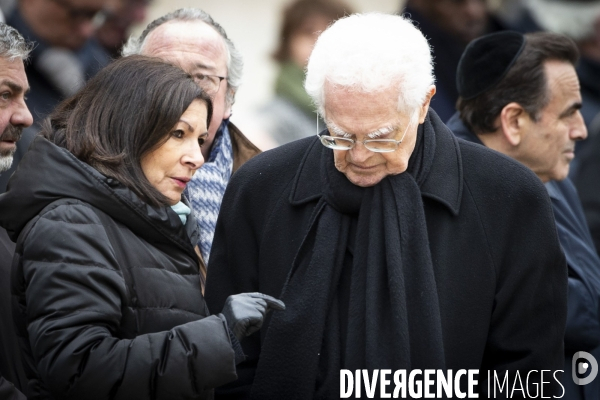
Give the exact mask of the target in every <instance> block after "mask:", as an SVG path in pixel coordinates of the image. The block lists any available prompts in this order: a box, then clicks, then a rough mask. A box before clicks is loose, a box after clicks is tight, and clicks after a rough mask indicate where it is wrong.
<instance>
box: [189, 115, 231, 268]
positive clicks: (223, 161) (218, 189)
mask: <svg viewBox="0 0 600 400" xmlns="http://www.w3.org/2000/svg"><path fill="white" fill-rule="evenodd" d="M228 124H229V120H223V122H222V123H221V126H220V127H219V130H218V131H217V133H216V135H215V140H214V142H213V147H212V150H211V151H210V157H209V159H208V160H207V161H205V162H204V165H203V166H202V167H201V168H200V169H199V170H198V171H197V172H196V173H195V174H194V177H193V178H192V180H191V181H190V183H189V184H188V185H187V188H186V191H187V194H186V197H187V198H188V199H189V201H190V205H191V206H192V210H194V215H195V216H196V220H197V221H198V228H199V231H200V241H199V242H198V246H199V247H200V251H201V253H202V257H203V258H204V261H205V262H206V264H207V265H208V257H209V255H210V249H211V246H212V240H213V236H214V235H215V227H216V225H217V216H218V215H219V209H220V208H221V201H222V200H223V194H225V188H226V187H227V183H228V182H229V178H230V177H231V171H232V169H233V147H232V145H231V136H230V135H229V129H228V128H227V125H228Z"/></svg>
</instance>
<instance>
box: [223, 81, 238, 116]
mask: <svg viewBox="0 0 600 400" xmlns="http://www.w3.org/2000/svg"><path fill="white" fill-rule="evenodd" d="M234 96H235V90H231V89H230V88H227V93H225V110H224V112H223V119H227V118H229V117H231V106H232V104H229V101H228V100H227V99H229V98H230V97H231V98H232V99H233V98H234Z"/></svg>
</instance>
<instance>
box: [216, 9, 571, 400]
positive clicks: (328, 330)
mask: <svg viewBox="0 0 600 400" xmlns="http://www.w3.org/2000/svg"><path fill="white" fill-rule="evenodd" d="M305 86H306V89H307V92H308V93H309V94H310V95H311V96H312V98H313V100H314V102H315V103H316V105H317V107H318V109H319V111H320V113H321V114H322V116H323V119H324V121H325V123H326V125H327V126H326V130H324V131H322V132H320V133H319V134H318V137H313V138H307V139H303V140H299V141H296V142H293V143H290V144H288V145H285V146H282V147H280V148H277V149H275V150H272V151H268V152H266V153H264V154H262V155H259V156H257V157H256V158H254V159H253V160H251V161H250V162H248V163H247V164H246V165H245V166H244V167H243V168H241V169H240V170H239V172H238V173H237V174H236V175H235V176H234V177H233V179H232V181H231V182H230V186H229V187H228V189H227V191H226V193H225V197H224V199H223V205H222V208H221V214H220V217H219V220H218V223H217V229H216V232H215V240H214V243H213V251H212V254H211V265H210V268H209V273H208V280H207V289H206V290H207V291H206V299H207V303H208V306H209V308H210V309H212V310H218V309H220V308H219V307H222V306H223V304H224V302H225V299H226V298H227V296H228V295H230V294H233V293H239V292H247V291H258V290H260V291H261V292H264V293H268V294H270V295H273V296H276V297H279V296H281V299H282V300H283V301H284V302H285V303H286V306H287V308H286V312H285V313H281V314H278V315H273V316H272V317H271V319H270V321H269V320H267V321H266V322H265V325H268V328H267V329H264V328H263V330H262V332H261V333H260V334H256V335H254V336H251V337H249V338H247V340H246V342H245V343H243V347H244V350H245V352H246V355H247V360H246V361H245V362H244V363H242V364H240V365H239V366H238V377H239V379H238V381H237V382H236V383H235V384H234V385H230V386H228V387H225V388H222V389H221V391H220V393H219V395H221V396H223V398H225V397H227V398H255V399H282V398H286V397H289V396H292V397H293V398H294V399H332V398H339V397H341V396H342V395H343V396H344V397H348V390H349V388H350V386H351V383H352V384H353V385H354V386H353V388H354V390H355V391H354V392H352V393H351V395H352V397H360V396H361V393H362V394H366V393H367V390H368V391H369V392H370V390H372V389H373V387H375V388H377V390H376V392H375V393H376V395H375V397H376V398H379V396H381V397H389V396H385V394H386V393H387V394H388V395H389V394H391V393H392V389H393V388H394V386H395V387H396V388H397V389H398V390H402V388H401V387H400V388H399V385H400V384H401V383H404V390H406V388H407V386H408V389H409V395H410V397H419V393H418V391H419V390H421V395H422V396H424V397H438V398H439V397H442V396H446V397H457V396H459V397H460V396H461V393H462V394H464V395H466V393H467V389H468V388H469V391H474V392H479V396H480V397H485V398H488V397H511V396H517V397H518V396H521V395H523V396H525V395H526V393H525V391H527V393H528V394H529V395H531V396H533V395H534V391H535V390H536V389H537V390H538V395H539V389H540V388H543V396H548V395H550V396H551V395H552V394H556V395H560V394H561V392H560V390H561V389H560V385H559V384H558V381H557V379H558V374H557V375H556V378H554V377H553V374H555V373H556V370H559V369H560V368H561V367H562V362H563V360H562V351H563V344H562V335H563V333H564V328H565V318H566V282H567V272H566V265H565V259H564V255H563V254H562V252H561V249H560V245H559V243H558V238H557V234H556V228H555V227H554V221H553V214H552V207H551V204H550V200H549V198H548V195H547V193H546V190H545V188H544V186H543V185H542V183H541V182H540V180H539V179H538V178H537V177H536V176H535V174H533V173H532V172H531V171H530V170H528V169H527V168H525V167H524V166H522V165H520V164H518V163H516V162H514V161H512V160H510V159H508V158H507V157H504V156H502V155H500V154H498V153H495V152H492V151H490V150H488V149H485V148H483V147H482V146H477V145H474V144H471V143H467V142H464V141H461V140H457V139H455V138H454V136H453V135H452V132H450V130H448V128H447V127H446V126H445V125H444V124H443V123H442V121H441V120H440V119H439V117H438V116H437V114H436V113H435V112H434V111H433V110H432V109H431V108H430V107H429V103H430V101H431V98H432V96H433V95H434V94H435V86H434V77H433V74H432V58H431V51H430V48H429V45H428V43H427V40H426V39H425V38H424V36H423V35H422V34H421V32H420V31H419V30H418V29H417V28H415V27H414V26H413V24H412V23H411V21H410V20H408V19H406V18H404V17H401V16H392V15H384V14H365V15H352V16H350V17H347V18H344V19H341V20H339V21H338V22H336V23H334V24H333V25H332V26H331V27H329V28H328V29H327V30H326V31H325V32H323V34H322V35H321V36H320V37H319V39H318V41H317V44H316V46H315V48H314V50H313V52H312V54H311V57H310V60H309V63H308V70H307V77H306V83H305ZM361 370H362V371H363V373H362V374H361V373H360V372H361ZM426 370H429V371H430V372H431V371H434V372H435V371H438V374H439V373H443V374H444V376H445V377H446V378H448V376H449V374H450V376H451V374H452V371H455V372H457V375H456V379H454V380H453V382H454V385H455V386H454V388H452V385H451V387H450V389H449V391H448V388H447V387H445V386H444V387H443V385H440V384H439V381H436V379H435V378H432V377H431V375H430V376H429V378H423V377H421V378H422V379H421V381H420V382H418V383H417V384H416V385H415V380H414V379H413V378H414V377H415V374H421V373H425V372H426ZM451 370H452V371H451ZM459 370H463V371H466V370H474V372H473V374H474V379H470V378H469V379H467V378H466V372H465V376H462V375H460V374H459ZM542 370H545V371H546V372H545V373H544V372H542ZM548 370H549V371H550V372H548ZM357 371H358V372H357ZM378 373H381V374H380V375H379V376H380V377H381V379H380V380H377V375H376V374H378ZM403 373H404V374H405V375H404V376H405V377H408V376H409V374H410V376H411V379H410V381H408V378H406V379H405V380H404V382H402V378H401V377H402V376H403V375H402V374H403ZM365 377H368V379H365ZM495 377H497V379H496V380H495V379H494V378H495ZM526 377H527V380H526ZM428 379H430V380H431V379H433V382H434V384H433V385H429V381H428ZM498 379H499V380H500V382H503V381H504V380H505V379H506V381H507V382H509V385H508V386H507V385H506V384H504V387H503V389H500V388H499V387H498V386H497V385H495V383H497V381H498ZM417 380H419V378H417ZM450 380H451V381H452V377H450ZM390 381H391V383H390ZM396 381H398V382H396ZM475 381H476V382H475ZM436 382H437V383H436ZM541 382H543V383H541ZM372 384H374V386H371V385H372ZM488 384H489V385H488ZM419 385H420V386H419ZM419 387H420V389H419ZM432 387H436V388H437V389H435V388H433V389H432ZM515 387H516V388H517V391H516V393H515ZM361 388H362V389H361ZM386 390H387V392H386ZM507 390H509V391H510V390H512V392H511V393H508V392H507ZM494 391H495V396H494ZM402 393H405V395H406V392H402ZM370 397H371V396H370ZM463 397H464V396H463Z"/></svg>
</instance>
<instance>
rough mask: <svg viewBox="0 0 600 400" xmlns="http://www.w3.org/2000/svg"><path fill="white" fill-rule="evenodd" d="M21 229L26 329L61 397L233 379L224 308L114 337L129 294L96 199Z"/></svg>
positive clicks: (199, 389) (194, 390) (157, 394)
mask: <svg viewBox="0 0 600 400" xmlns="http://www.w3.org/2000/svg"><path fill="white" fill-rule="evenodd" d="M23 236H24V237H23V238H20V240H22V248H21V251H22V254H21V265H22V269H21V270H20V271H19V274H20V275H21V276H20V277H19V279H20V280H21V282H22V285H23V288H24V290H25V299H26V301H25V302H24V305H23V306H24V307H26V315H27V321H26V323H27V333H28V335H29V343H30V345H31V350H32V355H33V358H34V362H35V364H36V366H37V371H38V375H39V378H40V379H42V381H43V382H44V383H45V385H47V387H48V388H49V390H50V392H51V393H52V395H53V396H54V397H55V398H61V399H63V398H69V399H107V398H111V399H134V398H164V399H167V398H168V399H171V398H204V397H205V395H206V393H205V391H207V390H209V389H210V388H213V387H216V386H219V385H222V384H224V383H226V382H229V381H231V380H234V379H235V378H236V374H235V365H234V351H233V350H232V347H231V344H230V341H229V337H228V334H227V329H226V326H225V323H224V321H223V320H222V319H220V318H219V317H218V316H211V317H207V318H204V319H201V320H198V321H194V322H190V323H187V324H184V325H180V326H176V327H174V328H173V329H171V330H170V331H165V332H157V333H152V334H145V335H140V336H137V337H136V338H134V339H132V340H125V339H118V338H117V337H116V335H115V333H116V332H117V331H118V326H119V323H120V321H121V309H122V304H123V299H125V298H126V296H128V293H127V289H126V285H125V282H124V279H123V276H122V273H121V271H120V270H119V268H118V263H117V260H116V259H115V254H114V252H113V249H112V247H111V245H110V242H109V240H108V237H107V235H106V232H105V230H104V227H103V226H102V225H101V224H100V221H99V219H98V217H97V216H96V214H95V213H94V212H93V210H91V209H90V208H89V206H87V205H86V204H71V205H60V206H58V207H56V208H54V209H52V210H50V211H48V212H46V213H44V214H43V215H41V217H39V219H38V220H37V221H36V222H35V223H34V224H33V226H32V227H31V229H30V230H29V232H25V234H24V235H23Z"/></svg>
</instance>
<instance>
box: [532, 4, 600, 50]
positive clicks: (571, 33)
mask: <svg viewBox="0 0 600 400" xmlns="http://www.w3.org/2000/svg"><path fill="white" fill-rule="evenodd" d="M526 4H527V7H528V9H529V11H530V12H531V15H532V16H533V19H534V20H535V21H536V22H537V23H538V24H539V25H540V26H541V28H542V29H544V30H547V31H550V32H554V33H560V34H563V35H566V36H568V37H570V38H571V39H573V40H575V41H577V40H582V39H588V38H591V37H593V36H594V23H595V21H596V19H597V18H598V17H599V16H600V2H598V1H588V2H586V1H579V2H578V1H547V0H527V3H526Z"/></svg>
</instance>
